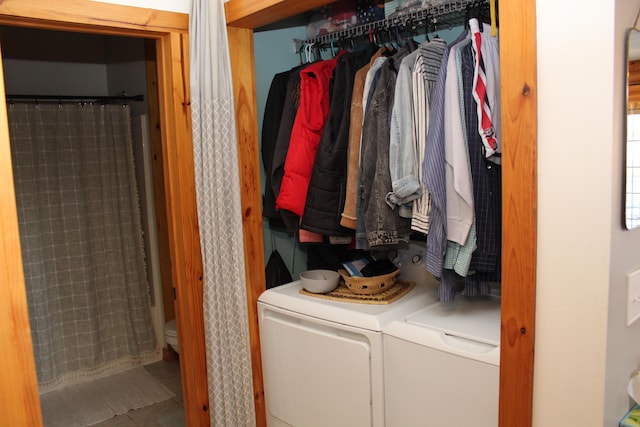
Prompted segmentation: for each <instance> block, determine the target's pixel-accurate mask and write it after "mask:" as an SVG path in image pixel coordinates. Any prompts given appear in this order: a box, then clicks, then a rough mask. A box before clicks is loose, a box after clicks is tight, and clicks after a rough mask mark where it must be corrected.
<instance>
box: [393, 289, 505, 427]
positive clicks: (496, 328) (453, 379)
mask: <svg viewBox="0 0 640 427" xmlns="http://www.w3.org/2000/svg"><path fill="white" fill-rule="evenodd" d="M383 337H384V376H385V396H386V400H385V404H386V407H385V417H386V426H387V427H413V426H428V427H444V426H457V425H460V426H461V425H470V426H474V427H496V426H497V425H498V394H499V383H500V298H499V297H482V298H465V297H462V296H460V295H458V296H457V297H456V298H455V300H454V301H453V302H452V303H449V304H443V303H436V304H434V305H431V306H429V307H427V308H423V309H421V310H418V311H417V312H415V313H412V314H410V315H409V316H406V317H405V318H404V319H402V320H397V321H393V322H391V323H390V324H388V325H387V326H386V327H385V328H384V329H383Z"/></svg>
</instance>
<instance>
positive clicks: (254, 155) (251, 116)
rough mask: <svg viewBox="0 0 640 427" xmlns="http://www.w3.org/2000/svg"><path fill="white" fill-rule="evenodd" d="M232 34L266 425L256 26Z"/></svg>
mask: <svg viewBox="0 0 640 427" xmlns="http://www.w3.org/2000/svg"><path fill="white" fill-rule="evenodd" d="M227 33H228V36H229V46H234V49H230V54H231V68H232V70H233V92H234V98H235V103H236V128H237V133H238V135H237V137H238V162H239V166H240V192H241V198H242V227H243V233H244V234H243V235H244V254H245V269H246V280H247V306H248V312H249V337H250V340H251V361H252V365H253V393H254V400H255V410H256V424H257V425H258V426H264V425H266V415H265V404H264V385H263V382H262V361H261V357H260V334H259V331H258V306H257V302H258V297H259V296H260V294H261V293H262V292H263V291H264V290H265V288H266V279H265V274H264V268H265V265H264V243H263V235H262V197H261V194H262V192H261V191H260V160H259V153H258V123H257V121H256V118H257V114H258V113H257V106H256V87H255V81H256V79H255V71H254V70H255V61H254V48H253V30H248V29H243V28H233V27H227Z"/></svg>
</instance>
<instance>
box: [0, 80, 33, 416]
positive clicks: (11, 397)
mask: <svg viewBox="0 0 640 427" xmlns="http://www.w3.org/2000/svg"><path fill="white" fill-rule="evenodd" d="M0 82H4V76H3V72H2V67H0ZM0 97H1V98H2V99H4V98H5V91H4V84H0ZM6 117H7V104H6V103H4V102H2V103H0V188H1V189H2V190H0V294H1V297H0V340H2V342H3V343H5V347H6V348H5V349H4V350H3V351H2V375H0V390H3V392H2V393H3V398H2V407H1V410H0V425H3V426H39V425H42V415H41V413H40V398H39V396H38V382H37V379H36V366H35V362H34V358H33V346H32V343H31V328H30V326H29V312H28V310H27V294H26V288H25V283H24V273H23V270H22V255H21V252H20V232H19V229H18V213H17V210H16V196H15V190H14V186H13V172H12V166H11V149H10V146H9V126H8V122H7V119H6ZM1 118H4V119H1Z"/></svg>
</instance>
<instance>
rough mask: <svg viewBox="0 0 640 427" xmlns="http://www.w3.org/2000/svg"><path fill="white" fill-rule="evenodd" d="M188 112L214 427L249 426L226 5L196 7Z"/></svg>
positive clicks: (198, 3)
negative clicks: (202, 270)
mask: <svg viewBox="0 0 640 427" xmlns="http://www.w3.org/2000/svg"><path fill="white" fill-rule="evenodd" d="M189 40H190V56H191V109H192V126H193V151H194V162H195V180H196V197H197V204H198V224H199V227H200V244H201V247H202V261H203V268H204V330H205V345H206V353H207V354H206V356H207V381H208V387H209V406H210V408H211V410H210V415H209V416H210V422H211V425H212V426H221V427H222V426H237V427H240V426H254V425H255V422H256V421H255V407H254V400H253V377H252V370H251V348H250V343H249V324H248V317H247V300H246V285H245V283H246V281H245V267H244V248H243V236H242V210H241V204H240V182H239V168H238V149H237V139H236V125H235V109H234V99H233V90H232V82H231V63H230V59H229V47H228V44H229V43H228V39H227V27H226V21H225V14H224V1H223V0H193V3H192V7H191V15H190V22H189Z"/></svg>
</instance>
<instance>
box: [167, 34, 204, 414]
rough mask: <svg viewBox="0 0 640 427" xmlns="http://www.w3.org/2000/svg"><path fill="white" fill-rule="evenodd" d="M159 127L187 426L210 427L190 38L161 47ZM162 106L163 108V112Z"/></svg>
mask: <svg viewBox="0 0 640 427" xmlns="http://www.w3.org/2000/svg"><path fill="white" fill-rule="evenodd" d="M157 52H158V64H159V65H160V67H161V68H160V73H159V82H158V83H159V84H158V89H159V91H158V92H159V95H160V99H164V100H169V99H170V100H173V102H172V103H162V104H161V108H160V123H161V124H162V125H161V132H162V140H163V141H165V144H163V161H164V170H165V192H166V194H167V196H168V199H167V202H168V203H167V213H168V217H169V241H170V243H171V244H170V246H171V248H173V253H172V263H171V264H172V274H173V276H172V280H173V283H174V284H175V290H176V300H175V310H176V318H177V330H178V337H179V339H180V341H179V344H180V358H181V360H182V362H183V363H180V372H181V376H182V385H183V390H182V392H183V398H184V402H185V415H186V423H187V425H194V426H195V425H197V426H202V425H209V396H208V389H207V364H206V350H205V338H204V314H203V277H202V275H203V272H202V271H203V266H202V256H201V251H200V232H199V228H198V212H197V205H196V189H195V177H194V174H193V171H194V164H193V141H192V133H191V108H190V101H189V100H190V91H189V60H188V58H189V56H188V55H189V40H188V37H187V35H186V34H180V33H170V34H168V35H166V36H165V37H164V38H163V39H160V40H158V46H157ZM163 106H164V108H163Z"/></svg>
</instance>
